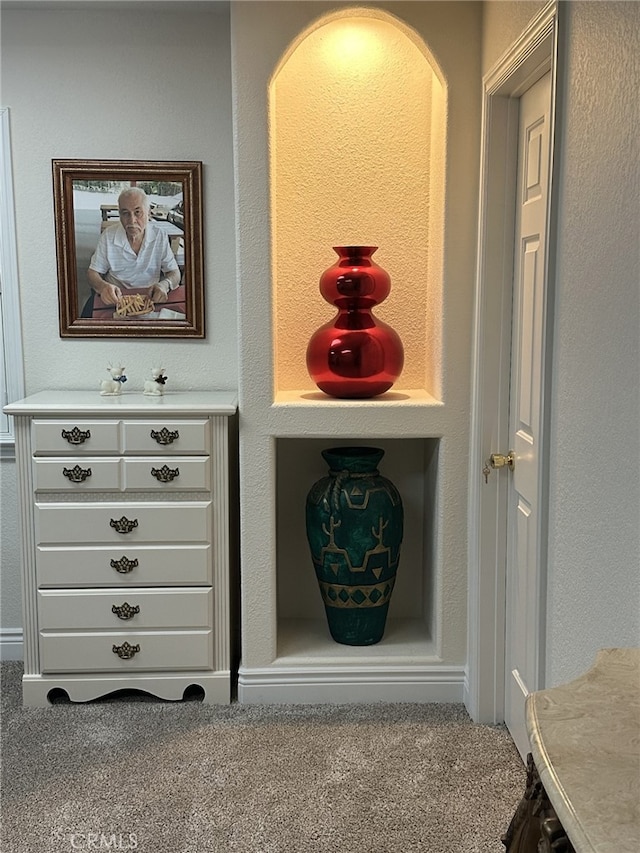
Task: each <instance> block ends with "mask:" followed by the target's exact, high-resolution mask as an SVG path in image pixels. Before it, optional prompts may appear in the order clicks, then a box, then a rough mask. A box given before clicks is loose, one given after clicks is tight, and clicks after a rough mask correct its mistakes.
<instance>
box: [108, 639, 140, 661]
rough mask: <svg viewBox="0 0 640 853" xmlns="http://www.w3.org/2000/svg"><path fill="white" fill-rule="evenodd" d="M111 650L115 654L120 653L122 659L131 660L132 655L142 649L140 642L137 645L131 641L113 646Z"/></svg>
mask: <svg viewBox="0 0 640 853" xmlns="http://www.w3.org/2000/svg"><path fill="white" fill-rule="evenodd" d="M111 651H112V652H113V653H114V655H118V657H119V658H122V660H131V658H132V657H135V655H136V654H137V653H138V652H139V651H140V643H136V644H135V646H131V645H129V643H126V642H125V643H123V644H122V645H121V646H112V647H111Z"/></svg>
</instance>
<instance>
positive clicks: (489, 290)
mask: <svg viewBox="0 0 640 853" xmlns="http://www.w3.org/2000/svg"><path fill="white" fill-rule="evenodd" d="M557 57H558V0H550V2H549V3H547V4H546V6H545V7H544V8H543V9H542V10H541V11H540V13H539V14H538V15H537V16H536V17H535V18H534V19H533V20H532V21H531V22H530V24H529V26H528V27H527V28H526V29H525V31H524V32H523V33H522V35H521V36H520V37H519V38H518V40H517V41H516V42H515V43H514V44H513V45H512V46H511V48H510V49H509V50H508V51H507V52H506V53H505V54H504V55H503V56H502V57H501V59H500V60H498V62H497V63H496V64H495V65H494V66H493V68H492V69H491V70H490V71H489V72H488V73H487V74H486V75H485V76H484V77H483V105H482V140H481V161H480V210H479V219H478V254H477V261H476V287H475V305H474V329H473V370H472V382H473V386H472V398H471V407H472V408H471V447H470V456H469V466H470V467H469V496H468V546H469V547H468V634H467V668H466V678H465V689H464V701H465V705H466V707H467V710H468V711H469V714H470V716H471V718H472V719H473V720H474V721H476V722H479V723H488V724H495V723H501V722H503V721H504V702H505V697H504V681H505V673H504V667H505V626H506V612H505V607H506V596H505V587H506V539H507V524H506V517H507V512H506V509H507V485H508V482H507V481H506V478H504V477H498V476H496V475H495V474H494V475H493V476H492V477H490V478H489V482H488V484H485V482H484V477H483V474H482V468H483V466H484V464H485V459H486V458H487V456H488V454H489V453H490V452H491V451H499V452H505V451H504V449H503V448H506V446H507V445H506V442H507V441H508V425H509V424H508V421H509V367H510V349H511V303H512V286H513V242H514V233H515V206H516V205H515V199H516V169H517V138H518V112H519V105H518V98H519V96H520V95H521V94H523V93H524V92H525V91H526V90H527V89H528V88H530V87H531V86H532V85H533V84H534V83H535V82H536V81H537V80H539V79H540V77H542V76H543V74H545V73H546V72H547V71H550V72H551V127H550V133H551V138H550V151H551V161H550V163H549V186H548V188H547V189H548V194H547V213H546V218H547V243H546V248H545V256H544V264H545V306H544V312H545V331H544V332H543V334H544V344H543V353H544V362H545V364H544V368H543V371H542V390H541V393H542V411H543V416H542V424H543V428H542V436H541V443H540V446H539V464H540V466H541V467H540V469H539V473H540V485H541V490H540V508H541V509H540V512H539V518H540V523H539V525H538V531H537V533H538V538H539V545H540V551H539V553H540V555H541V566H540V570H541V571H540V576H541V585H540V589H539V601H538V605H539V607H538V617H539V618H538V619H537V624H538V629H539V638H540V643H539V646H540V648H539V652H540V653H539V655H538V666H537V671H538V677H539V682H540V683H539V684H537V685H536V686H535V689H538V688H539V687H540V686H542V675H543V668H544V649H543V646H544V637H545V616H546V613H545V611H546V607H545V601H546V582H545V576H546V572H545V565H546V554H547V548H546V545H544V543H545V541H546V530H547V518H546V515H547V507H548V500H547V492H548V476H547V474H548V456H549V453H548V434H549V430H548V416H549V406H548V399H549V388H550V367H551V357H550V356H551V338H552V334H551V333H552V329H553V323H552V312H551V306H552V302H553V299H552V288H551V270H552V261H551V259H552V257H553V252H552V244H553V243H554V233H553V231H552V222H553V216H552V213H553V210H554V196H553V193H552V189H553V185H554V171H555V166H554V164H557V162H558V158H557V157H554V152H555V150H556V145H557V137H556V133H555V114H556V103H557V100H556V89H557Z"/></svg>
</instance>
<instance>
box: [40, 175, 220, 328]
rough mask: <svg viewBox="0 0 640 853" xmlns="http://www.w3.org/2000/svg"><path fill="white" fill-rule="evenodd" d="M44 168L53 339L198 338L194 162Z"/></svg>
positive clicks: (199, 254)
mask: <svg viewBox="0 0 640 853" xmlns="http://www.w3.org/2000/svg"><path fill="white" fill-rule="evenodd" d="M52 168H53V200H54V215H55V231H56V251H57V260H58V293H59V316H60V337H62V338H95V337H103V336H110V337H121V338H124V337H126V338H129V337H170V338H204V336H205V330H204V280H203V243H202V163H201V162H198V161H188V162H187V161H183V162H154V161H146V160H53V161H52Z"/></svg>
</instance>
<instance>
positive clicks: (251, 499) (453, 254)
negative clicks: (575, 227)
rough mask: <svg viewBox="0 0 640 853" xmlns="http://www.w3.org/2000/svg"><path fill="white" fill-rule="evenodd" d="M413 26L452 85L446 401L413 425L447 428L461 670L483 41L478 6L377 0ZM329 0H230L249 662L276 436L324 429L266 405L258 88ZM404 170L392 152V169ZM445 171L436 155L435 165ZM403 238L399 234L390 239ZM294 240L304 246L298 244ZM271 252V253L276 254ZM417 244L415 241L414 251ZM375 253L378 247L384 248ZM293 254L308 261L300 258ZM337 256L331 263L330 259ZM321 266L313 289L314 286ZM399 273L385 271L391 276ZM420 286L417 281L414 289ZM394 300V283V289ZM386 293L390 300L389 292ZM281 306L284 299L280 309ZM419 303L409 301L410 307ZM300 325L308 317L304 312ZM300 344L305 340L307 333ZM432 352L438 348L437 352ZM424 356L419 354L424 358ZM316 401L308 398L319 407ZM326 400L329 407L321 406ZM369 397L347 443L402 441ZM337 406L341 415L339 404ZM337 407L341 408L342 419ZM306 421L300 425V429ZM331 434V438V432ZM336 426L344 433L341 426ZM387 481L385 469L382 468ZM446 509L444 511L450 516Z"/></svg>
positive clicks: (270, 565) (269, 551)
mask: <svg viewBox="0 0 640 853" xmlns="http://www.w3.org/2000/svg"><path fill="white" fill-rule="evenodd" d="M375 8H376V9H378V10H383V11H385V12H386V13H388V14H391V15H394V16H395V17H396V18H398V19H399V20H400V21H401V23H402V24H403V25H404V26H406V27H410V28H411V29H413V30H415V31H416V33H417V34H418V35H419V36H420V38H421V39H423V40H424V42H425V43H426V44H427V46H428V48H429V51H430V53H431V55H432V56H433V58H434V60H435V62H436V63H437V65H438V67H439V68H440V69H441V72H442V75H443V79H444V81H445V82H446V86H447V91H448V109H447V116H446V121H447V170H446V181H447V183H446V189H445V192H444V195H443V197H444V199H445V209H444V240H443V247H442V254H443V258H444V263H443V270H442V276H441V280H442V303H441V308H440V309H439V313H440V316H441V324H442V328H443V335H442V344H441V345H440V346H439V349H440V350H441V353H442V362H441V374H442V395H441V396H439V395H438V398H439V399H441V400H442V401H443V403H444V405H443V406H442V407H441V408H437V407H435V406H433V407H432V408H431V409H429V411H427V407H426V406H425V411H424V416H423V417H421V420H420V428H421V429H423V430H424V433H423V435H424V436H433V435H437V436H442V440H441V444H440V456H439V461H438V466H439V470H440V471H441V476H440V477H439V480H438V504H437V513H438V517H437V520H436V521H434V525H435V527H436V528H437V537H438V547H439V549H441V554H442V556H441V557H440V555H439V556H438V560H437V565H435V566H434V568H433V570H432V576H433V578H434V581H433V584H434V589H435V596H436V597H437V610H438V613H437V621H436V623H435V631H436V637H435V638H434V639H435V641H436V643H437V647H438V653H439V654H441V655H442V661H443V662H444V663H446V664H447V665H448V664H461V665H462V664H464V660H465V655H466V627H467V614H466V601H467V588H466V560H467V555H466V536H465V535H464V533H462V534H461V531H465V530H466V526H467V515H466V512H467V509H466V506H467V468H468V451H469V406H470V353H471V335H472V308H473V285H474V270H475V254H476V253H475V244H476V233H477V211H478V174H479V160H480V157H479V146H480V104H481V99H480V38H481V33H480V31H481V15H482V8H481V5H480V4H479V3H439V2H435V3H430V2H427V3H414V2H391V3H388V4H376V7H375ZM335 9H336V6H335V4H332V3H320V2H317V3H316V2H311V3H288V2H273V3H251V2H242V3H237V4H234V5H233V7H232V15H231V27H232V29H231V32H232V41H233V46H234V50H233V74H234V76H233V83H234V108H235V122H236V124H235V132H236V176H237V195H236V201H237V205H238V206H237V211H236V213H237V224H238V238H239V251H238V273H239V294H240V310H239V316H240V323H239V329H240V347H241V364H240V394H241V406H242V420H241V478H242V483H241V486H242V487H243V488H244V496H245V500H244V503H243V506H242V510H241V513H242V531H243V539H242V550H243V570H244V572H245V583H244V587H243V614H244V617H243V618H244V625H243V629H244V634H243V636H244V647H243V661H244V666H246V667H247V668H249V669H250V668H253V667H262V666H268V665H270V664H271V663H272V661H273V660H274V657H275V655H276V651H277V650H276V644H275V642H274V639H275V637H276V628H277V608H276V601H275V595H274V590H275V582H274V581H275V577H276V569H277V571H278V572H282V571H283V569H282V567H279V566H277V554H276V537H275V532H274V531H275V526H274V524H273V522H272V507H271V506H269V504H268V502H265V501H264V500H263V499H262V495H264V494H269V495H273V494H274V493H275V492H276V489H277V484H276V480H275V477H276V466H275V453H276V440H275V438H276V437H279V436H294V435H305V434H306V435H320V433H319V432H318V425H317V424H318V420H317V419H316V414H317V415H318V418H321V417H323V412H317V413H316V412H314V410H313V406H303V407H301V408H300V409H298V408H296V409H295V410H294V411H292V412H291V416H290V411H289V409H288V408H287V407H286V406H282V407H280V406H279V405H278V404H277V403H276V404H274V398H273V388H274V384H275V383H274V373H275V370H276V369H277V367H274V364H273V358H272V357H271V356H272V353H273V351H274V345H273V335H272V330H271V328H270V324H269V323H268V318H269V317H270V316H271V310H272V303H271V299H272V272H273V258H272V253H273V252H274V246H273V242H272V233H271V228H270V224H271V223H270V220H269V212H270V210H271V209H272V208H271V198H270V192H271V187H270V184H269V177H270V172H269V124H268V109H267V107H268V104H267V101H266V97H265V93H266V92H267V91H268V85H269V81H270V80H271V77H272V74H273V72H274V70H275V69H276V68H277V67H278V64H279V63H280V61H281V59H282V57H283V56H284V55H285V53H286V52H287V51H288V49H289V48H290V46H291V45H292V44H293V43H295V41H296V39H297V38H298V37H299V35H300V34H301V33H303V32H305V30H306V29H307V28H308V27H310V26H311V25H312V24H313V23H314V22H315V21H316V20H318V19H319V18H321V17H322V16H323V15H326V14H328V13H331V12H334V11H335ZM392 165H393V167H394V168H400V166H401V164H399V163H398V160H397V159H396V158H393V163H392ZM438 167H439V168H441V167H442V166H441V163H440V164H439V166H438ZM422 233H423V230H421V231H420V234H419V235H418V236H417V237H416V235H414V234H413V233H407V234H406V235H402V242H403V245H407V246H410V251H411V252H413V251H415V250H416V245H417V241H419V239H420V237H421V234H422ZM396 238H397V239H400V238H401V235H396ZM305 248H306V247H304V246H301V247H299V251H300V252H304V251H305ZM277 250H278V248H277V247H276V249H275V251H276V253H277ZM418 251H419V247H418ZM380 256H381V259H382V250H381V252H380ZM305 257H306V255H301V258H302V259H303V260H302V263H304V265H305V276H306V277H307V278H308V276H307V273H306V261H304V258H305ZM331 258H332V256H331V254H328V255H327V262H328V263H330V262H331ZM326 265H328V264H327V263H325V262H324V261H323V263H322V265H321V266H320V268H319V269H318V270H317V271H316V272H315V274H314V276H313V280H312V281H311V282H310V283H308V284H307V287H308V288H309V291H310V292H312V291H313V292H317V281H318V277H319V274H320V273H321V272H322V269H324V267H325V266H326ZM392 278H393V275H392ZM420 286H421V284H420V283H419V282H418V283H417V284H416V289H419V288H420ZM392 294H393V291H392ZM390 298H391V297H390ZM283 308H284V306H283ZM414 310H415V303H414V302H411V303H409V301H408V300H407V305H406V311H407V312H408V313H411V312H412V311H414ZM303 319H304V318H303ZM300 338H301V339H302V341H301V342H302V344H303V347H302V352H304V347H306V341H304V339H303V336H302V334H301V335H300ZM438 357H439V356H438V355H437V354H436V358H438ZM421 358H422V356H421ZM315 402H316V401H314V404H315ZM322 405H324V407H325V408H326V404H322ZM382 408H383V411H380V409H379V407H377V406H376V403H375V401H365V404H364V405H362V406H358V407H354V408H353V409H349V410H348V411H349V416H348V418H349V420H348V424H349V435H350V437H358V436H367V435H369V436H371V435H372V430H375V429H378V430H379V435H382V436H384V435H386V436H390V437H391V436H392V437H393V438H399V439H401V438H403V437H406V436H407V435H408V434H411V430H413V429H415V427H414V426H413V424H412V423H408V424H407V423H406V422H405V420H404V419H403V417H402V412H401V411H399V412H397V413H396V415H395V417H393V410H392V409H391V408H389V407H382ZM341 411H347V410H346V408H344V407H343V409H342V410H341ZM338 416H339V415H336V417H338ZM301 423H302V424H303V426H302V427H301V426H300V424H301ZM330 433H331V430H329V432H328V433H325V434H330ZM343 434H346V432H344V427H343ZM389 474H390V475H391V472H389ZM445 508H446V511H445Z"/></svg>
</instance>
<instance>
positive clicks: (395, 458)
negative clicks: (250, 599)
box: [276, 437, 440, 663]
mask: <svg viewBox="0 0 640 853" xmlns="http://www.w3.org/2000/svg"><path fill="white" fill-rule="evenodd" d="M439 441H440V440H439V439H438V438H409V439H406V438H403V439H379V440H377V439H373V440H362V439H342V438H338V439H336V438H335V437H333V438H302V439H299V438H279V439H277V440H276V457H277V489H276V495H277V498H276V501H277V507H276V511H277V522H276V523H277V531H276V536H277V546H276V551H277V595H278V598H277V607H278V659H279V660H281V661H282V662H283V663H284V662H285V661H289V662H292V661H291V659H292V658H298V657H301V658H304V659H307V660H310V661H313V659H314V658H316V659H318V660H323V661H326V660H327V658H336V659H338V660H339V659H345V660H346V659H347V658H349V657H353V656H354V655H357V656H359V657H360V656H362V655H364V656H365V657H369V658H373V657H375V656H384V657H387V656H391V657H393V658H396V657H397V658H404V657H405V656H406V657H407V658H409V657H411V655H414V654H415V655H419V656H420V657H422V658H424V656H425V655H427V656H429V655H431V654H433V655H435V654H436V648H435V643H434V641H433V638H434V637H436V636H437V630H436V625H435V620H436V613H437V611H436V607H435V594H434V592H435V586H436V585H435V579H434V569H435V566H436V524H435V519H436V517H437V507H436V503H437V470H438V451H439ZM344 445H372V446H375V447H381V448H383V449H384V451H385V455H384V457H383V459H382V461H381V463H380V466H379V470H380V473H381V474H382V475H383V476H385V477H387V478H388V479H390V480H391V481H392V482H393V483H394V484H395V485H396V487H397V488H398V490H399V492H400V494H401V496H402V501H403V506H404V516H405V519H404V539H403V544H402V552H401V557H400V565H399V568H398V575H397V579H396V585H395V588H394V591H393V597H392V600H391V605H390V608H389V617H388V621H387V628H386V631H385V636H384V638H383V640H382V641H381V643H378V644H376V645H375V646H369V647H357V648H354V647H350V646H344V645H340V644H339V643H335V642H334V641H333V639H332V638H331V636H330V634H329V630H328V628H327V626H326V617H325V612H324V606H323V603H322V600H321V598H320V592H319V590H318V586H317V581H316V576H315V572H314V568H313V563H312V561H311V556H310V554H309V547H308V544H307V539H306V532H305V502H306V497H307V493H308V491H309V489H310V488H311V486H312V485H313V484H314V483H315V482H316V481H317V480H319V479H320V478H321V477H324V476H327V472H328V469H327V465H326V463H325V461H324V459H323V458H322V456H321V455H320V453H321V451H322V450H324V449H326V448H330V447H336V446H344Z"/></svg>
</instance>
